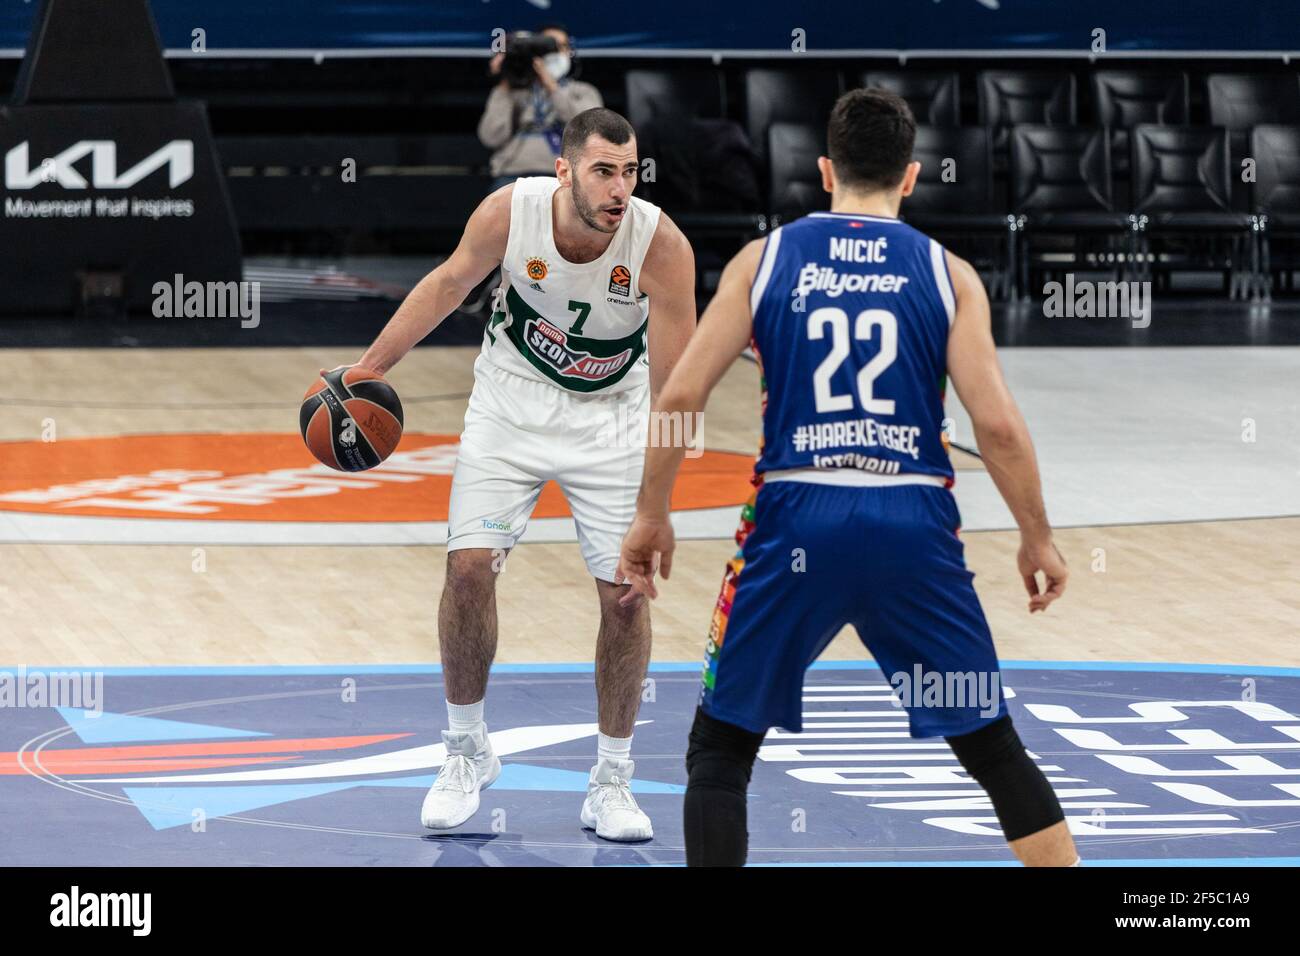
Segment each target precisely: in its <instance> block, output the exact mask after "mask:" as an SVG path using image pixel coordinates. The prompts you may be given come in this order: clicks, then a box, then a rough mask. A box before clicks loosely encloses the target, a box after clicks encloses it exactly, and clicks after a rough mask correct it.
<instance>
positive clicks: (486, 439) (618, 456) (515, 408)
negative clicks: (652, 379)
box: [447, 361, 650, 582]
mask: <svg viewBox="0 0 1300 956" xmlns="http://www.w3.org/2000/svg"><path fill="white" fill-rule="evenodd" d="M649 412H650V390H649V389H648V388H637V389H632V390H630V391H624V392H619V393H615V394H612V395H601V394H599V393H595V394H590V395H584V394H581V393H578V392H569V391H566V390H564V389H561V388H558V387H556V386H554V385H550V384H547V383H545V382H539V381H534V380H532V379H527V378H523V377H521V376H518V375H515V374H513V373H511V372H507V371H505V370H504V369H501V368H498V367H496V366H495V365H492V364H490V363H488V362H485V361H479V362H478V363H477V364H476V365H475V381H474V389H473V391H472V392H471V393H470V398H469V408H468V409H467V410H466V412H465V430H464V432H463V433H462V434H461V436H460V451H459V453H458V454H457V458H456V469H455V472H454V473H453V475H452V479H451V504H450V508H449V510H448V521H447V550H448V551H456V550H459V549H462V548H492V549H498V548H499V549H508V548H513V547H514V546H515V544H516V543H517V542H518V541H519V538H520V536H521V535H522V534H523V533H524V529H525V528H526V527H527V525H528V519H529V518H530V517H531V516H532V513H533V508H534V506H535V505H536V504H537V497H538V495H540V494H541V491H542V486H543V485H544V484H545V483H546V482H547V481H554V482H555V483H556V484H558V485H559V486H560V490H561V491H563V492H564V496H565V498H566V499H567V500H568V503H569V510H570V511H571V512H572V513H573V521H574V524H575V525H576V526H577V532H578V544H579V547H580V548H581V550H582V558H583V560H584V561H585V562H586V563H587V570H588V571H590V572H591V574H592V576H593V577H596V578H599V579H600V580H602V581H611V582H612V581H613V580H614V571H615V569H616V568H617V567H618V554H619V549H620V547H621V546H622V543H623V535H624V534H625V533H626V532H627V529H628V526H629V525H630V524H631V523H632V518H633V516H634V515H635V514H636V496H637V491H638V489H639V488H640V484H641V470H642V468H643V466H644V464H645V422H646V421H647V419H648V416H649ZM629 423H631V424H632V425H633V426H634V427H633V428H631V429H630V430H629V428H628V425H629Z"/></svg>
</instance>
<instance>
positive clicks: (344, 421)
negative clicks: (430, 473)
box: [298, 365, 402, 471]
mask: <svg viewBox="0 0 1300 956" xmlns="http://www.w3.org/2000/svg"><path fill="white" fill-rule="evenodd" d="M298 427H299V430H300V431H301V432H302V440H303V441H304V442H306V444H307V448H308V449H309V450H310V451H311V453H312V454H313V455H315V456H316V460H317V461H319V462H320V463H321V464H323V465H328V466H329V467H331V468H334V469H336V470H338V471H365V470H366V469H368V468H374V467H375V466H376V465H378V464H379V463H380V462H382V461H383V460H384V459H385V458H387V457H388V456H389V455H391V454H392V453H393V449H395V448H396V447H397V443H398V442H399V441H401V439H402V402H401V400H400V399H398V397H397V392H396V391H395V390H394V389H393V386H391V385H389V384H388V383H387V382H386V381H384V377H383V376H382V375H380V374H379V373H378V372H374V371H371V370H370V369H367V368H361V367H359V366H356V365H353V366H349V367H345V368H336V369H333V370H331V371H329V372H325V373H324V374H322V375H321V377H320V378H319V379H317V380H316V382H315V384H313V385H312V387H311V388H309V389H308V390H307V394H306V395H304V396H303V399H302V408H301V410H300V411H299V414H298Z"/></svg>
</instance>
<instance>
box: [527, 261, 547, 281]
mask: <svg viewBox="0 0 1300 956" xmlns="http://www.w3.org/2000/svg"><path fill="white" fill-rule="evenodd" d="M524 271H525V272H527V273H528V278H530V279H532V280H533V281H534V282H541V281H542V280H543V279H545V278H546V260H545V259H543V258H542V257H541V256H533V257H532V258H531V259H529V260H528V262H527V263H526V264H525V266H524Z"/></svg>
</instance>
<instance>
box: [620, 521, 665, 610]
mask: <svg viewBox="0 0 1300 956" xmlns="http://www.w3.org/2000/svg"><path fill="white" fill-rule="evenodd" d="M675 547H677V542H676V539H675V538H674V537H673V526H672V522H670V521H669V520H668V519H667V518H647V517H646V516H645V515H642V514H640V513H638V514H637V516H636V517H635V518H634V519H633V520H632V527H630V528H628V529H627V534H626V535H625V536H624V537H623V549H622V551H621V552H620V553H619V556H618V570H617V571H615V572H614V583H615V584H629V585H631V587H630V588H629V590H628V592H627V594H625V595H623V596H622V597H621V598H619V603H620V604H622V605H623V606H624V607H628V606H630V605H631V604H632V603H634V602H635V601H638V600H640V597H641V595H645V596H646V597H648V598H651V599H652V600H653V599H654V598H657V597H658V596H659V591H658V589H656V588H655V572H656V571H658V572H659V573H660V574H662V575H663V578H664V580H665V581H666V580H668V575H669V574H670V573H671V572H672V568H673V549H674V548H675Z"/></svg>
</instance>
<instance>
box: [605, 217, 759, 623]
mask: <svg viewBox="0 0 1300 956" xmlns="http://www.w3.org/2000/svg"><path fill="white" fill-rule="evenodd" d="M762 254H763V241H762V240H761V239H756V240H754V241H753V242H751V243H749V244H748V245H747V246H745V248H744V249H742V250H741V251H740V252H739V253H738V254H737V255H736V257H735V258H733V259H732V260H731V262H729V263H727V267H726V269H724V270H723V272H722V278H721V280H719V282H718V291H717V292H716V293H715V294H714V296H713V299H712V301H711V302H709V306H708V308H707V309H705V310H704V316H703V318H701V319H700V325H699V328H698V329H697V330H696V331H695V334H694V335H693V336H691V340H690V342H689V343H688V344H687V346H686V351H685V352H683V353H682V357H681V360H680V361H678V363H677V366H676V367H675V368H674V369H673V370H672V374H670V375H669V376H668V381H667V382H665V383H664V386H663V389H662V390H661V391H660V393H659V398H658V399H657V400H656V401H655V402H654V404H653V410H652V412H651V414H652V415H654V416H665V415H679V416H682V418H683V420H685V418H686V416H693V415H695V414H697V413H701V412H703V411H704V406H705V405H706V404H707V403H708V400H709V394H710V393H711V392H712V391H713V388H714V386H716V385H717V384H718V380H719V379H721V378H722V375H723V373H724V372H726V370H727V368H728V367H729V366H730V365H731V363H732V362H734V361H735V360H736V356H738V355H739V354H740V353H741V352H742V351H744V349H745V346H746V345H748V344H749V340H750V335H751V333H752V330H753V316H752V315H751V314H750V310H749V289H750V286H751V285H753V282H754V273H755V272H756V271H757V270H758V260H759V258H760V257H761V256H762ZM652 427H653V421H652ZM674 431H675V432H676V433H677V434H682V435H685V434H687V430H686V429H685V428H684V427H683V428H682V429H681V430H680V431H677V430H674ZM684 455H685V449H684V448H680V447H667V446H653V447H648V448H646V454H645V471H644V472H643V474H642V477H641V490H640V492H639V494H638V495H637V502H636V518H635V519H634V520H633V522H632V527H631V528H629V529H628V532H627V536H626V537H625V538H624V539H623V549H622V553H621V555H620V558H619V568H618V573H617V575H616V576H615V580H616V581H624V580H625V581H627V582H628V583H629V584H631V585H632V589H631V591H630V592H629V593H628V594H627V595H625V596H624V597H623V598H622V603H624V604H629V603H631V602H632V601H633V600H635V599H637V596H638V595H641V594H644V595H646V596H648V597H652V598H653V597H657V596H658V591H657V590H656V589H655V586H654V574H655V571H656V570H659V571H660V572H661V573H662V574H663V576H664V578H665V579H667V577H668V575H669V573H670V571H671V570H672V556H673V549H674V547H675V542H674V540H673V527H672V523H671V522H670V521H669V518H668V512H669V499H670V498H671V496H672V490H673V484H674V483H675V482H676V480H677V471H678V469H679V468H680V467H681V464H682V458H683V456H684Z"/></svg>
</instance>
